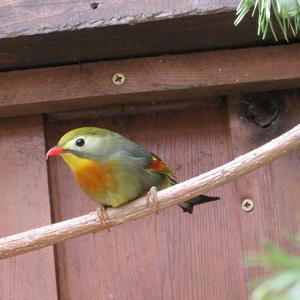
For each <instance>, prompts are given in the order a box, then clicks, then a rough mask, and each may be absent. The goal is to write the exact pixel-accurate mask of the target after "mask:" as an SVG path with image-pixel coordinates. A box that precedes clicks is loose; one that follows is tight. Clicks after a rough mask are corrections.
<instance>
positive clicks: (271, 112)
mask: <svg viewBox="0 0 300 300" xmlns="http://www.w3.org/2000/svg"><path fill="white" fill-rule="evenodd" d="M245 114H246V117H247V119H248V120H249V121H250V122H253V123H254V124H256V125H257V126H259V127H262V128H267V127H269V126H271V125H272V123H273V122H274V121H275V120H276V119H277V117H278V115H279V105H278V103H277V101H276V100H272V99H267V98H261V97H260V98H258V99H252V100H250V101H249V100H248V101H247V105H246V109H245Z"/></svg>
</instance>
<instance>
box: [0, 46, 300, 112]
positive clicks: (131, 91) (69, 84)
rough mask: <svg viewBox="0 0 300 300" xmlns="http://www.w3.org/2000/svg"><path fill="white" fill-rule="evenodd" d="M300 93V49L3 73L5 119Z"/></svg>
mask: <svg viewBox="0 0 300 300" xmlns="http://www.w3.org/2000/svg"><path fill="white" fill-rule="evenodd" d="M115 73H121V74H123V75H124V76H125V83H124V84H123V85H115V84H114V83H113V81H112V76H113V75H114V74H115ZM299 87H300V44H291V45H286V46H272V47H263V48H250V49H237V50H222V51H211V52H203V53H194V54H185V55H172V56H171V55H169V56H161V57H151V58H139V59H127V60H120V61H109V62H98V63H87V64H81V65H71V66H63V67H50V68H44V69H33V70H23V71H11V72H3V73H0V116H1V117H7V116H15V115H26V114H36V113H47V112H57V111H70V110H77V109H88V108H94V107H100V106H106V105H112V104H133V103H147V102H153V103H155V102H160V101H169V100H180V99H181V100H184V99H187V98H202V97H207V96H216V95H226V94H232V93H245V92H259V91H270V90H279V89H288V88H299Z"/></svg>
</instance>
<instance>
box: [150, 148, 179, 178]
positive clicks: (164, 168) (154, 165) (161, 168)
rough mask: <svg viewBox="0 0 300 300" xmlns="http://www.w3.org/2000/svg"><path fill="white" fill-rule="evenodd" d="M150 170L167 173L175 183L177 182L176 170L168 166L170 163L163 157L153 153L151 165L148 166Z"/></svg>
mask: <svg viewBox="0 0 300 300" xmlns="http://www.w3.org/2000/svg"><path fill="white" fill-rule="evenodd" d="M148 171H150V172H154V173H159V174H164V175H167V176H168V177H169V178H170V179H171V180H172V182H173V183H176V181H175V177H176V176H175V174H174V172H173V171H172V170H171V169H170V168H169V167H168V165H167V164H166V163H165V162H164V161H163V160H162V159H160V158H159V157H158V156H156V155H155V154H153V153H152V155H151V162H150V165H149V166H148Z"/></svg>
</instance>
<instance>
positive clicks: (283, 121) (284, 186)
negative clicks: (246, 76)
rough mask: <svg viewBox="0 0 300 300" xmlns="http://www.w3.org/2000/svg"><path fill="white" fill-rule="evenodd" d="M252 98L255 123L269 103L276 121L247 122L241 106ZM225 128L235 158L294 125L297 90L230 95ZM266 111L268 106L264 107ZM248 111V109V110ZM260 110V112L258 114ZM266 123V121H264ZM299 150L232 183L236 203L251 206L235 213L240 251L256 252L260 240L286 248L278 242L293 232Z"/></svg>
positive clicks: (252, 272) (298, 117) (299, 117)
mask: <svg viewBox="0 0 300 300" xmlns="http://www.w3.org/2000/svg"><path fill="white" fill-rule="evenodd" d="M253 99H256V101H257V103H260V104H263V105H260V106H257V105H256V107H257V109H256V110H255V112H256V113H257V118H256V119H257V120H260V122H262V121H263V119H265V120H266V116H267V115H268V114H269V113H270V112H271V110H269V109H268V104H266V103H267V102H266V101H268V103H269V104H272V105H274V103H275V104H276V105H277V104H278V108H279V115H278V117H277V118H276V119H275V120H274V121H273V122H271V125H269V126H268V127H266V128H262V127H259V126H257V125H255V124H254V123H253V122H250V121H249V120H248V119H247V118H246V116H245V107H246V106H247V105H245V104H242V103H241V102H240V100H242V101H243V103H247V102H249V101H252V100H253ZM230 107H231V108H230V127H231V136H232V144H233V154H234V156H238V155H240V154H243V153H245V152H247V151H249V150H251V149H253V148H256V147H258V146H260V145H262V144H264V143H265V142H267V141H269V140H271V139H272V138H274V137H277V136H278V135H280V134H281V133H283V132H285V131H287V130H289V129H290V128H292V127H293V126H294V125H296V124H298V123H299V121H300V105H299V91H294V92H292V91H291V92H286V93H271V94H266V95H252V96H251V97H245V96H244V97H243V96H240V97H236V98H235V99H232V101H231V105H230ZM269 107H271V106H269ZM251 110H252V111H254V109H253V107H252V108H251ZM263 112H265V113H266V114H265V115H264V114H263ZM265 124H266V123H265ZM299 155H300V151H299V150H298V151H295V152H293V153H291V154H290V155H288V156H287V157H284V158H282V159H280V160H277V161H275V162H273V163H272V164H271V165H269V166H267V167H264V168H263V169H260V170H258V171H257V172H255V173H253V174H250V175H247V176H244V177H242V178H240V179H238V180H237V197H238V199H239V201H241V200H242V199H243V198H250V199H252V200H253V201H254V203H255V208H254V210H253V211H252V212H250V213H246V212H243V211H242V210H240V218H241V227H242V232H243V234H242V237H243V245H244V251H245V253H248V252H249V251H253V250H262V248H263V242H265V241H266V240H270V239H271V240H273V241H275V243H277V244H280V245H282V246H285V247H287V249H288V250H292V248H291V245H287V243H286V242H285V241H284V239H285V237H286V234H287V232H288V233H289V235H290V234H293V233H294V232H296V231H297V230H299V222H298V221H299V211H300V202H299V193H300V187H299V179H300V177H299V168H300V161H299ZM261 274H264V272H263V270H261V269H253V268H252V269H249V270H248V272H247V280H248V281H249V282H250V281H251V280H252V279H254V278H255V277H256V276H258V275H261Z"/></svg>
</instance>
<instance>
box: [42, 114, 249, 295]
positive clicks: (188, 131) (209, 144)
mask: <svg viewBox="0 0 300 300" xmlns="http://www.w3.org/2000/svg"><path fill="white" fill-rule="evenodd" d="M83 125H98V126H102V127H106V128H110V129H113V130H117V131H118V132H120V133H123V134H125V135H126V136H127V137H129V138H131V139H133V140H135V141H138V142H139V143H141V144H143V145H145V146H147V147H148V148H150V149H152V150H153V151H154V152H156V153H157V154H158V155H159V156H161V157H162V158H164V159H165V160H166V161H167V162H169V163H170V165H171V166H172V167H173V168H174V169H175V170H176V172H177V175H178V179H179V180H181V179H185V178H189V177H191V176H193V175H196V174H198V173H200V172H202V171H205V170H208V169H210V168H213V167H216V166H218V165H220V164H222V163H225V162H226V161H228V160H229V159H230V157H231V153H230V145H229V136H228V126H227V117H226V112H224V111H222V109H221V108H213V109H208V110H198V111H197V110H194V111H186V112H180V113H176V114H175V113H166V114H161V115H158V116H149V115H148V116H140V117H136V118H122V119H121V118H118V119H117V118H113V119H110V120H98V121H97V122H96V121H94V122H92V121H90V122H80V121H72V122H65V123H63V122H61V123H49V124H48V127H47V132H48V145H49V146H50V145H53V144H55V143H56V142H57V140H58V138H59V137H60V136H61V135H62V134H63V133H65V132H66V131H67V130H69V129H71V128H74V127H78V126H83ZM49 167H50V175H51V176H50V178H51V192H52V199H53V205H54V217H55V221H58V220H63V219H67V218H71V217H74V216H77V215H80V214H83V213H86V212H88V211H90V210H91V209H95V207H96V204H95V203H93V202H92V201H90V200H88V199H87V198H86V197H85V195H83V193H82V192H81V191H80V190H79V188H78V187H77V185H76V184H75V182H74V179H73V176H72V174H71V172H70V171H69V170H68V168H67V166H66V165H65V164H64V163H63V161H62V160H59V159H56V160H55V159H52V160H51V161H50V165H49ZM212 193H213V194H218V195H219V196H221V198H222V200H221V201H218V202H215V203H210V204H207V205H202V207H198V208H196V209H195V211H194V213H193V215H192V216H189V215H186V214H182V212H181V210H180V209H179V208H177V207H174V208H171V209H168V210H166V211H164V212H163V213H161V214H160V215H159V216H157V215H152V216H149V217H147V218H144V219H142V220H138V221H136V222H133V223H130V224H125V225H123V226H119V227H117V228H114V229H113V230H112V231H111V232H110V233H109V232H104V233H101V234H96V235H89V236H85V237H81V238H78V239H74V240H71V241H68V242H65V243H62V244H59V245H57V247H56V250H57V257H58V266H59V270H58V272H59V286H60V288H59V290H60V297H61V298H62V299H72V300H73V299H75V300H76V299H195V300H196V299H197V300H198V299H246V287H245V277H244V268H243V252H242V243H241V241H242V239H241V232H240V226H239V212H238V210H239V209H240V206H239V203H237V202H236V201H233V199H234V197H235V192H234V185H227V186H226V187H225V188H220V189H218V190H216V191H213V192H212ZM232 198H233V199H232Z"/></svg>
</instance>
